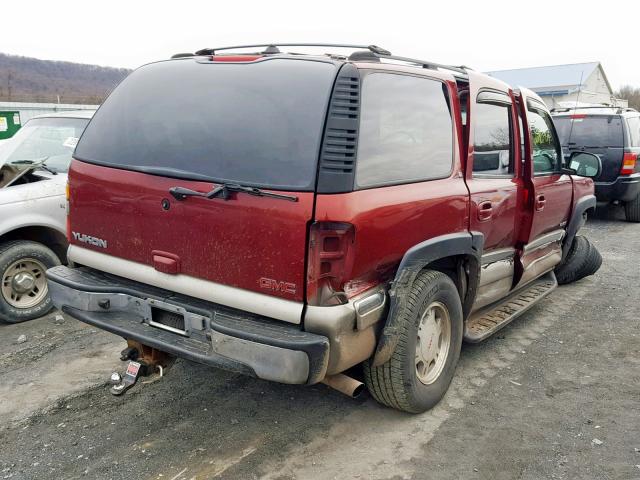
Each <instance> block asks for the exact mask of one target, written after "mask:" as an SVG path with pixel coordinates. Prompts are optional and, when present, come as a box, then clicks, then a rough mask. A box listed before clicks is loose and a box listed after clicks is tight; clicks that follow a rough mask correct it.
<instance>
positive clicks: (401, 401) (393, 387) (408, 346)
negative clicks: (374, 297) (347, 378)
mask: <svg viewBox="0 0 640 480" xmlns="http://www.w3.org/2000/svg"><path fill="white" fill-rule="evenodd" d="M397 315H398V316H399V319H398V322H397V323H398V329H399V334H400V338H399V340H398V344H397V346H396V348H395V351H394V352H393V355H392V356H391V358H390V359H389V361H387V362H386V363H384V364H382V365H380V366H377V367H374V366H372V365H371V360H368V361H366V362H364V376H365V383H366V385H367V388H368V389H369V391H370V392H371V394H372V395H373V397H374V398H375V399H376V400H377V401H378V402H380V403H382V404H383V405H386V406H389V407H392V408H396V409H398V410H404V411H406V412H410V413H421V412H424V411H426V410H428V409H430V408H432V407H434V406H435V405H436V404H437V403H438V402H439V401H440V400H441V399H442V397H443V396H444V394H445V392H446V391H447V389H448V388H449V384H450V383H451V379H452V378H453V374H454V372H455V369H456V365H457V363H458V358H459V357H460V348H461V345H462V333H463V332H462V331H463V320H462V304H461V302H460V297H459V295H458V290H457V288H456V286H455V285H454V283H453V281H452V280H451V279H450V278H449V277H448V276H447V275H446V274H444V273H442V272H438V271H433V270H425V271H423V272H422V273H420V275H419V276H418V278H417V279H416V280H415V282H414V284H413V286H412V288H411V290H410V291H409V293H408V294H407V298H406V299H405V301H404V306H403V307H402V308H401V310H400V311H399V312H398V313H397Z"/></svg>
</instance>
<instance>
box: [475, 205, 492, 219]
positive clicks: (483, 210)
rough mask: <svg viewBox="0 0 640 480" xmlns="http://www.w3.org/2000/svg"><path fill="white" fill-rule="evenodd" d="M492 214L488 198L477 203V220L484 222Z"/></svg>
mask: <svg viewBox="0 0 640 480" xmlns="http://www.w3.org/2000/svg"><path fill="white" fill-rule="evenodd" d="M492 216H493V205H492V204H491V202H490V201H489V200H486V201H484V202H480V203H479V204H478V220H480V221H481V222H486V221H487V220H489V219H490V218H491V217H492Z"/></svg>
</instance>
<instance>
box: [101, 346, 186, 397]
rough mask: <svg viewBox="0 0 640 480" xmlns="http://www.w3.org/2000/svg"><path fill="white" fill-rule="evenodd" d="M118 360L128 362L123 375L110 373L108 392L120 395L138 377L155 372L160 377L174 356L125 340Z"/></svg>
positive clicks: (171, 362) (133, 383) (134, 382)
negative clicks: (124, 345) (125, 345)
mask: <svg viewBox="0 0 640 480" xmlns="http://www.w3.org/2000/svg"><path fill="white" fill-rule="evenodd" d="M120 360H122V361H125V362H126V361H127V360H129V364H128V365H127V370H126V371H125V372H124V375H120V374H119V373H118V372H114V373H112V374H111V378H110V383H111V389H110V392H111V393H112V394H113V395H122V394H123V393H125V392H126V391H127V390H129V389H130V388H131V387H133V386H134V385H135V384H136V382H137V381H138V379H139V378H140V377H146V376H150V375H152V374H154V373H156V372H157V373H158V374H159V376H160V377H162V376H164V372H165V370H166V369H167V368H169V367H171V365H173V362H174V361H175V357H173V356H171V355H169V354H167V353H164V352H161V351H159V350H156V349H155V348H151V347H148V346H146V345H142V344H141V343H138V342H135V341H133V340H127V348H125V349H124V350H123V351H122V352H121V355H120Z"/></svg>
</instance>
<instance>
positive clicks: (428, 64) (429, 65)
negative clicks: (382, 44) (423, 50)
mask: <svg viewBox="0 0 640 480" xmlns="http://www.w3.org/2000/svg"><path fill="white" fill-rule="evenodd" d="M372 56H373V57H375V58H381V59H385V60H396V61H398V62H405V63H411V64H414V65H419V66H421V67H422V68H429V69H432V70H437V69H439V68H441V69H443V70H451V71H453V72H456V73H462V74H465V75H466V74H467V73H468V70H471V69H470V68H469V67H465V66H464V65H460V66H455V65H445V64H442V63H436V62H430V61H428V60H419V59H417V58H409V57H400V56H398V55H391V53H378V52H372Z"/></svg>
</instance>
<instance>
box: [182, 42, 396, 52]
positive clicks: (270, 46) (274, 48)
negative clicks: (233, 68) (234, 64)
mask: <svg viewBox="0 0 640 480" xmlns="http://www.w3.org/2000/svg"><path fill="white" fill-rule="evenodd" d="M257 47H266V50H265V52H266V53H280V50H279V49H278V47H332V48H354V49H355V48H362V49H365V50H369V51H371V52H374V53H379V54H387V55H391V52H390V51H388V50H385V49H384V48H381V47H378V46H376V45H353V44H349V43H344V44H342V43H258V44H255V45H235V46H233V47H218V48H203V49H202V50H198V51H197V52H196V53H195V55H215V54H216V52H220V51H222V50H238V49H240V48H257Z"/></svg>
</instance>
